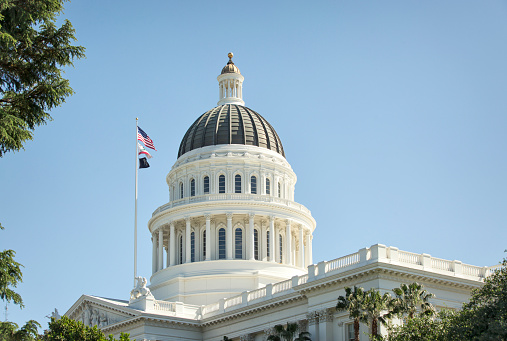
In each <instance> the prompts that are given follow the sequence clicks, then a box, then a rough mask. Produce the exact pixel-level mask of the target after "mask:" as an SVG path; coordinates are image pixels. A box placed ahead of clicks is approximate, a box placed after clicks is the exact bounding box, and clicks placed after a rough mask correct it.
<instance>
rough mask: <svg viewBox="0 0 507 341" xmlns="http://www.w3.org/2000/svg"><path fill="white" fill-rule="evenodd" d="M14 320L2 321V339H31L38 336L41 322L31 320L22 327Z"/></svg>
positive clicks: (0, 324) (12, 340)
mask: <svg viewBox="0 0 507 341" xmlns="http://www.w3.org/2000/svg"><path fill="white" fill-rule="evenodd" d="M18 328H19V327H18V325H17V324H16V323H14V322H0V341H31V340H36V339H37V337H38V335H39V334H38V331H37V328H40V324H39V323H38V322H37V321H34V320H30V321H28V322H27V323H25V325H24V326H23V327H21V329H18Z"/></svg>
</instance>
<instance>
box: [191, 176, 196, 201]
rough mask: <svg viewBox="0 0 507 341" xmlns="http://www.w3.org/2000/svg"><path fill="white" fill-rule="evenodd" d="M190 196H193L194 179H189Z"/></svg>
mask: <svg viewBox="0 0 507 341" xmlns="http://www.w3.org/2000/svg"><path fill="white" fill-rule="evenodd" d="M190 196H191V197H195V179H192V180H190Z"/></svg>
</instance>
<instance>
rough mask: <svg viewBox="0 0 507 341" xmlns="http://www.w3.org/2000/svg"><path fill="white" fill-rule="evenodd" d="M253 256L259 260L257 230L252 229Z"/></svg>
mask: <svg viewBox="0 0 507 341" xmlns="http://www.w3.org/2000/svg"><path fill="white" fill-rule="evenodd" d="M254 257H255V260H259V231H258V230H254Z"/></svg>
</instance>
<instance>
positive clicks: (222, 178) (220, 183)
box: [218, 174, 225, 193]
mask: <svg viewBox="0 0 507 341" xmlns="http://www.w3.org/2000/svg"><path fill="white" fill-rule="evenodd" d="M218 193H225V175H223V174H222V175H220V176H219V177H218Z"/></svg>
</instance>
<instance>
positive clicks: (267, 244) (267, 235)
mask: <svg viewBox="0 0 507 341" xmlns="http://www.w3.org/2000/svg"><path fill="white" fill-rule="evenodd" d="M266 247H267V256H268V257H270V256H271V255H270V254H269V231H267V232H266Z"/></svg>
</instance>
